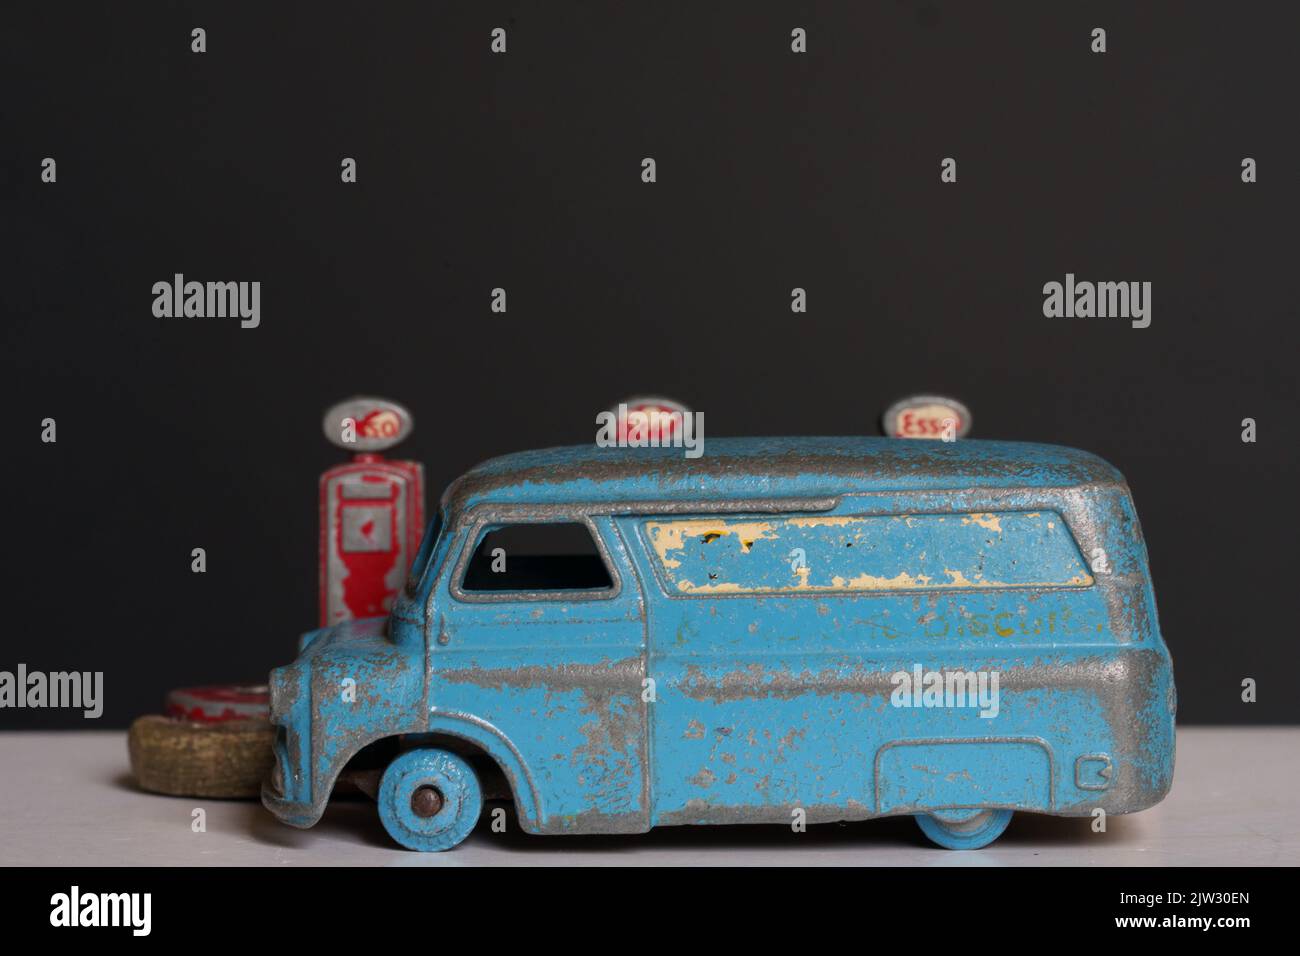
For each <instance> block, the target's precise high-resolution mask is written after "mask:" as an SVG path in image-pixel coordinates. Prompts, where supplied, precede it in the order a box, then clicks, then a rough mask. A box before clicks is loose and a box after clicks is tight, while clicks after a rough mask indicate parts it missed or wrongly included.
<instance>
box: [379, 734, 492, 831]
mask: <svg viewBox="0 0 1300 956" xmlns="http://www.w3.org/2000/svg"><path fill="white" fill-rule="evenodd" d="M378 803H379V819H380V820H381V821H383V824H384V829H385V830H387V831H388V835H389V836H391V837H392V838H393V839H394V840H396V841H397V842H398V843H400V844H401V845H402V846H404V847H406V848H407V849H408V850H424V851H435V850H450V849H451V848H452V847H454V846H457V845H458V844H460V843H461V842H463V841H464V839H465V838H466V837H467V836H469V835H470V833H471V832H472V831H473V830H474V827H475V825H476V824H477V823H478V817H479V813H480V812H481V811H482V809H483V790H482V788H481V787H480V786H479V782H478V776H477V774H475V773H474V768H472V767H471V766H470V765H469V764H468V763H466V762H465V760H464V758H462V757H458V756H457V755H456V754H454V753H449V752H448V751H446V750H408V751H406V753H403V754H400V755H399V756H398V757H397V758H396V759H395V760H394V761H393V762H392V763H390V764H389V765H388V769H387V770H385V771H384V776H383V779H382V780H380V781H379V799H378Z"/></svg>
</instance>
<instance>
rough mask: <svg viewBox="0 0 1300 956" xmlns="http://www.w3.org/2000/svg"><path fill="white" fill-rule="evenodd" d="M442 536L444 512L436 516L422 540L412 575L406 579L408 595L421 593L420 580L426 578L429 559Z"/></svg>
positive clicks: (412, 564) (413, 562) (413, 563)
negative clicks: (425, 572)
mask: <svg viewBox="0 0 1300 956" xmlns="http://www.w3.org/2000/svg"><path fill="white" fill-rule="evenodd" d="M441 534H442V512H441V511H439V512H437V513H435V514H434V516H433V520H432V521H430V522H429V527H428V528H426V529H425V531H424V537H423V538H421V539H420V548H419V550H418V551H416V552H415V560H414V561H412V562H411V573H410V575H408V576H407V578H406V593H407V594H410V595H412V596H414V595H415V594H416V592H417V591H419V589H420V579H421V578H422V577H424V569H425V568H427V567H428V566H429V558H430V557H431V556H432V555H433V551H434V548H435V547H437V544H438V537H439V536H440V535H441Z"/></svg>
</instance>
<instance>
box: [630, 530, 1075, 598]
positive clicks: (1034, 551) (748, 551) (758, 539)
mask: <svg viewBox="0 0 1300 956" xmlns="http://www.w3.org/2000/svg"><path fill="white" fill-rule="evenodd" d="M644 528H645V533H646V538H647V540H648V541H649V543H650V546H651V549H652V550H653V552H654V554H655V556H656V557H657V558H658V560H659V564H660V568H661V569H662V571H663V573H664V575H665V577H667V579H668V582H667V583H668V586H669V588H670V590H672V591H675V592H676V593H678V594H745V593H799V592H809V591H811V592H825V591H832V592H833V591H841V592H870V591H915V590H954V589H977V588H1024V587H1029V588H1058V587H1087V586H1090V585H1092V584H1093V583H1094V582H1093V578H1092V575H1091V574H1089V573H1088V570H1087V568H1086V566H1085V565H1084V564H1083V560H1082V555H1081V554H1080V552H1079V549H1078V545H1077V544H1076V543H1075V541H1074V538H1073V537H1072V536H1071V535H1070V533H1069V530H1068V528H1067V527H1066V526H1065V524H1064V522H1062V521H1061V519H1060V516H1059V515H1058V514H1056V513H1055V512H1014V511H1009V512H998V513H988V512H976V513H971V514H946V515H945V514H908V515H834V516H825V515H822V516H794V517H789V518H773V519H766V520H753V519H737V520H728V519H726V518H686V519H680V520H653V521H647V522H646V524H645V526H644Z"/></svg>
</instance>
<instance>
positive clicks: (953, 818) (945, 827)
mask: <svg viewBox="0 0 1300 956" xmlns="http://www.w3.org/2000/svg"><path fill="white" fill-rule="evenodd" d="M916 822H917V824H918V825H919V826H920V827H921V832H922V833H924V834H925V835H926V836H928V837H929V838H930V839H931V840H932V841H933V842H935V843H937V844H939V846H941V847H943V848H944V849H946V850H978V849H979V848H980V847H982V846H988V845H989V844H990V843H992V842H993V841H994V840H996V839H997V838H998V837H1000V836H1002V831H1003V830H1005V829H1006V828H1007V824H1008V823H1010V822H1011V811H1010V810H976V811H972V812H963V811H951V810H949V811H945V812H944V813H943V814H942V817H940V816H936V815H934V814H930V813H920V814H917V817H916Z"/></svg>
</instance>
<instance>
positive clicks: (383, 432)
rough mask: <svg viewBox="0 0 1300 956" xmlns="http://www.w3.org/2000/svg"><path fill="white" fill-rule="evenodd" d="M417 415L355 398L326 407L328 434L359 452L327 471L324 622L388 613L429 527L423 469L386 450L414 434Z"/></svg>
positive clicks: (322, 572)
mask: <svg viewBox="0 0 1300 956" xmlns="http://www.w3.org/2000/svg"><path fill="white" fill-rule="evenodd" d="M413 426H414V421H413V419H412V418H411V413H410V412H408V411H407V410H406V409H405V408H403V407H402V406H401V405H398V404H397V403H395V402H390V401H386V400H384V399H382V398H360V397H359V398H352V399H348V400H347V401H345V402H341V403H339V404H338V405H335V406H334V407H333V408H331V409H330V410H329V411H327V412H326V413H325V420H324V429H325V437H326V438H328V439H329V440H330V441H331V442H332V443H333V444H335V445H337V446H338V447H340V448H343V449H346V450H347V451H351V452H353V457H352V460H351V461H350V462H347V463H346V464H342V465H336V466H335V467H333V468H331V469H329V470H328V471H326V472H325V473H324V474H323V475H321V476H320V568H319V572H320V623H321V626H322V627H327V626H329V625H331V624H337V623H339V622H340V621H348V620H352V619H355V618H363V617H376V616H379V615H383V614H387V613H388V611H389V609H390V607H391V605H392V600H393V597H394V596H395V595H396V594H397V592H398V590H399V589H400V588H401V587H402V584H403V582H404V581H405V580H406V574H407V571H408V570H409V569H410V565H411V561H412V559H413V558H414V556H415V551H416V547H417V546H418V545H419V543H420V534H421V532H422V531H423V529H424V468H423V467H422V466H421V465H420V463H419V462H414V461H390V460H388V459H386V458H384V457H383V455H381V454H380V452H382V451H385V450H386V449H389V448H391V447H393V446H394V445H396V444H397V443H398V442H400V441H402V440H403V439H405V438H406V437H407V436H409V435H410V433H411V430H412V428H413Z"/></svg>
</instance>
